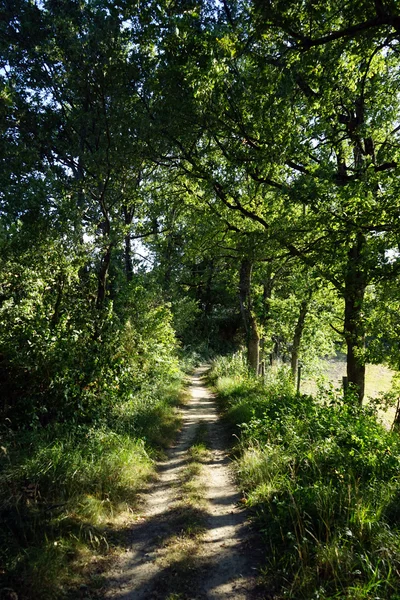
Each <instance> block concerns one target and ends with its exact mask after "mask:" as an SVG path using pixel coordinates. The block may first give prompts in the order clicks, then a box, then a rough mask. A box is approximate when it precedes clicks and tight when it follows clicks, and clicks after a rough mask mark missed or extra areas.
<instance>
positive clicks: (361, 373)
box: [344, 234, 367, 404]
mask: <svg viewBox="0 0 400 600" xmlns="http://www.w3.org/2000/svg"><path fill="white" fill-rule="evenodd" d="M364 245H365V239H364V236H363V235H362V234H358V235H357V239H356V241H355V243H354V244H353V245H352V246H351V248H350V249H349V251H348V263H347V273H346V279H345V293H344V301H345V316H344V337H345V340H346V345H347V377H348V383H349V385H350V386H351V387H353V389H355V390H356V393H357V396H358V400H359V403H360V404H362V401H363V398H364V392H365V360H364V349H365V325H364V317H363V302H364V296H365V290H366V287H367V277H366V273H365V270H364V269H363V265H362V259H363V257H362V253H363V249H364Z"/></svg>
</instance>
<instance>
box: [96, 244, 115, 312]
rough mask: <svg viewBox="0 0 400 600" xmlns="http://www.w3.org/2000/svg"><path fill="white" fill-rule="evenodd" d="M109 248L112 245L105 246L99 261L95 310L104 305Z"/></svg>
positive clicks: (109, 256) (109, 255) (109, 260)
mask: <svg viewBox="0 0 400 600" xmlns="http://www.w3.org/2000/svg"><path fill="white" fill-rule="evenodd" d="M111 248H112V244H110V245H109V246H107V248H106V251H105V253H104V254H103V257H102V259H101V264H100V269H99V273H98V276H97V278H98V286H97V299H96V308H98V309H100V308H102V306H103V305H104V301H105V299H106V293H107V278H108V271H109V268H110V263H111Z"/></svg>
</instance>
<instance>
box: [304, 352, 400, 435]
mask: <svg viewBox="0 0 400 600" xmlns="http://www.w3.org/2000/svg"><path fill="white" fill-rule="evenodd" d="M394 373H395V372H394V371H392V369H389V368H388V367H386V366H385V365H367V370H366V384H365V396H366V398H367V399H368V398H377V397H378V396H380V395H381V394H384V393H386V392H388V391H389V390H390V389H391V385H392V379H393V375H394ZM344 375H346V361H345V360H344V359H343V357H342V356H339V357H335V358H330V359H327V360H325V361H324V363H323V365H322V369H321V376H319V377H315V378H313V379H311V378H310V379H305V380H304V381H303V382H302V384H301V391H302V392H303V393H309V394H315V393H316V392H317V390H318V384H319V380H321V382H325V383H332V384H333V386H334V387H341V386H342V378H343V376H344ZM394 415H395V407H390V408H389V409H388V410H387V411H380V416H381V418H382V420H383V421H384V423H385V425H387V426H389V427H390V426H391V424H392V422H393V419H394Z"/></svg>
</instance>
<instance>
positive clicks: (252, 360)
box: [247, 314, 260, 374]
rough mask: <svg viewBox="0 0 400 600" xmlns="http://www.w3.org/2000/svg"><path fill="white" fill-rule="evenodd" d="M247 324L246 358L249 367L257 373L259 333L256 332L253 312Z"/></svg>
mask: <svg viewBox="0 0 400 600" xmlns="http://www.w3.org/2000/svg"><path fill="white" fill-rule="evenodd" d="M249 325H250V327H249V336H248V341H247V360H248V363H249V366H250V368H251V369H252V370H253V371H255V372H256V374H258V367H259V363H260V335H259V333H258V327H257V321H256V319H255V317H254V315H253V314H250V319H249Z"/></svg>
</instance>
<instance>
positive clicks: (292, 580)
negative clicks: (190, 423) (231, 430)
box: [213, 358, 400, 600]
mask: <svg viewBox="0 0 400 600" xmlns="http://www.w3.org/2000/svg"><path fill="white" fill-rule="evenodd" d="M224 361H225V363H218V368H214V372H217V373H218V376H216V377H214V378H213V384H214V387H215V389H216V390H217V392H218V395H219V401H220V403H221V407H222V409H223V411H224V413H225V415H226V417H227V418H228V419H229V421H230V422H231V423H232V425H234V426H236V429H235V431H236V435H237V439H238V444H237V450H236V454H237V457H238V459H237V462H236V469H237V475H238V480H239V482H240V485H241V486H242V489H243V490H244V494H245V497H246V499H247V505H248V506H249V507H250V508H251V510H252V511H253V512H254V519H255V523H256V524H257V525H258V527H259V529H260V531H261V532H262V534H263V536H264V539H265V544H266V552H265V555H266V565H265V568H264V569H263V571H262V579H263V581H264V585H265V588H266V589H267V590H268V593H269V594H270V595H271V597H276V598H288V599H292V600H300V599H303V600H309V599H311V598H320V599H323V600H333V599H336V600H338V599H340V600H346V599H348V600H354V599H367V598H368V599H371V598H381V599H389V598H390V599H391V600H394V599H396V600H398V599H399V598H400V584H399V581H400V577H399V575H400V533H399V523H400V509H399V508H398V506H399V497H400V484H399V472H400V440H399V438H398V436H397V435H395V434H393V433H391V432H389V431H387V430H386V429H385V428H384V427H382V426H381V424H380V423H379V422H378V421H377V419H376V416H375V415H374V413H373V411H372V410H370V408H369V407H368V406H367V407H366V408H364V409H360V408H359V407H358V406H357V402H356V401H354V403H351V402H350V403H349V404H344V403H343V394H342V393H341V391H339V392H338V393H335V392H334V391H332V390H330V391H329V390H328V391H325V392H323V393H320V396H319V398H318V400H315V399H313V398H312V397H310V396H305V395H303V396H298V395H296V394H295V392H294V389H293V387H291V386H290V385H289V384H288V382H287V379H286V376H285V374H284V373H283V372H279V371H276V372H275V374H274V373H272V372H271V373H269V374H268V376H267V378H266V383H265V385H263V383H262V382H261V381H260V379H252V378H251V377H249V376H248V375H247V374H245V375H244V376H241V377H237V376H234V375H232V373H231V370H230V369H226V371H224V365H225V364H226V361H227V359H226V358H225V359H224ZM217 362H218V360H217ZM368 372H369V374H370V375H371V372H372V374H374V373H375V374H377V379H378V375H381V376H382V377H383V378H384V379H385V381H387V378H386V375H387V373H385V371H384V370H382V369H379V368H377V367H375V368H372V369H369V370H368ZM378 383H379V385H382V381H378Z"/></svg>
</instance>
